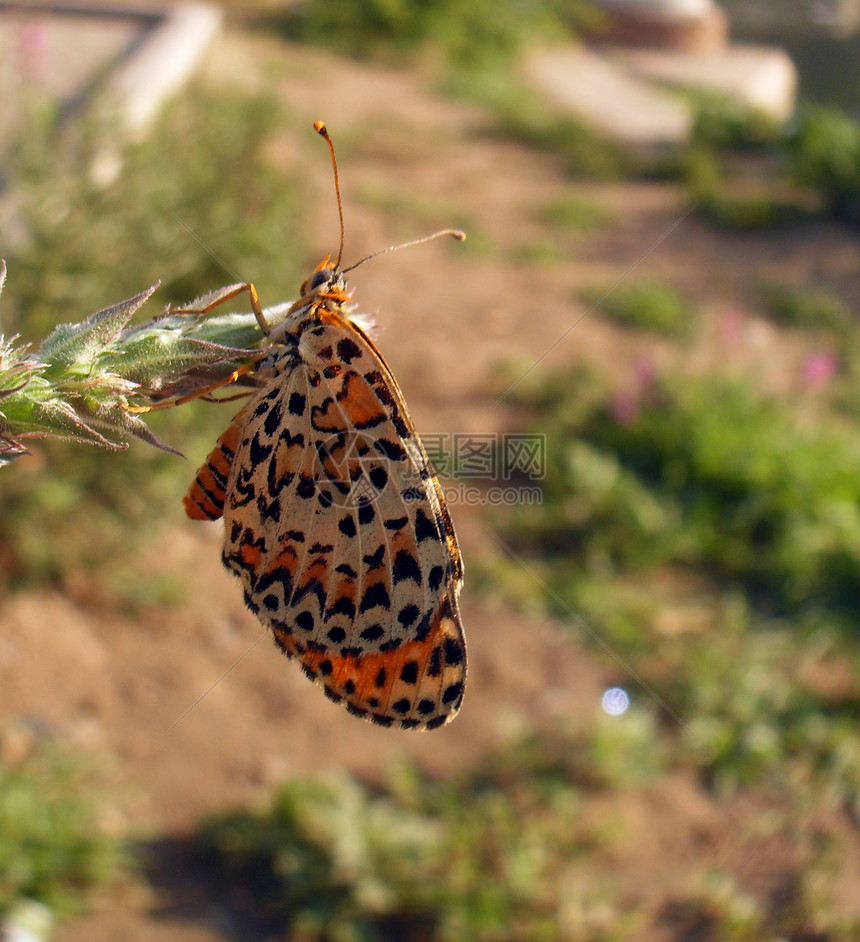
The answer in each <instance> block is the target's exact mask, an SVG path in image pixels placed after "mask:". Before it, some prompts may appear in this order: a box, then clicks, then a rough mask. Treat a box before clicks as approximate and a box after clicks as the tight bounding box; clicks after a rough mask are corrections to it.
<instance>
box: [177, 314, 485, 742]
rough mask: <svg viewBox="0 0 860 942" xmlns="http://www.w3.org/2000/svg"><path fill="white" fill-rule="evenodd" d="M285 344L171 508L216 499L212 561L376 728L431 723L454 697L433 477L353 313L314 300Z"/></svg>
mask: <svg viewBox="0 0 860 942" xmlns="http://www.w3.org/2000/svg"><path fill="white" fill-rule="evenodd" d="M291 343H292V344H293V359H292V361H291V364H290V368H289V369H288V370H284V371H283V372H281V373H279V374H278V375H276V376H275V377H274V378H273V379H271V380H270V381H269V382H268V384H267V385H265V386H264V387H262V388H261V389H260V390H259V391H258V392H257V393H256V394H255V395H254V398H253V399H252V400H251V401H250V402H249V403H248V405H246V406H245V408H244V409H242V410H241V412H240V413H239V414H238V415H237V416H236V418H235V419H234V421H233V423H232V424H231V426H230V427H229V428H228V430H227V431H226V432H225V433H224V435H222V436H221V438H220V439H219V442H218V445H217V446H216V448H215V449H214V450H213V452H212V454H211V455H210V458H209V460H208V461H207V463H206V464H204V466H203V467H202V468H201V469H200V472H199V473H198V476H197V478H196V480H195V482H194V484H193V485H192V487H191V489H190V491H189V494H188V495H187V497H186V508H187V510H188V513H189V515H190V516H196V517H197V518H199V519H214V518H215V517H217V516H218V513H217V511H218V510H219V509H220V506H219V502H220V504H221V505H223V515H224V520H225V527H226V538H225V547H224V553H223V558H224V562H225V565H226V566H227V567H228V568H229V569H231V570H232V571H233V572H234V573H236V575H237V576H238V577H239V578H240V579H241V581H242V583H243V587H244V590H245V599H246V602H247V603H248V605H249V607H250V608H251V609H252V611H254V612H255V614H257V616H258V617H259V618H260V620H261V622H263V624H264V625H266V626H267V627H268V628H270V630H271V631H272V633H273V635H274V637H275V640H276V642H277V643H278V645H279V646H280V647H281V648H282V650H283V651H284V653H285V654H287V655H288V656H289V657H296V658H297V659H299V660H300V662H301V663H302V666H303V669H304V671H305V673H306V674H308V676H310V677H311V678H312V679H313V680H315V681H316V682H317V683H319V684H321V685H322V686H323V687H324V688H325V691H326V693H327V695H328V696H329V697H331V698H332V699H334V700H337V701H340V702H343V704H344V705H345V706H346V708H347V709H348V710H349V711H350V712H352V713H354V714H355V715H358V716H362V717H364V718H366V719H370V720H372V721H374V722H376V723H379V724H382V725H400V726H402V727H405V728H417V729H424V728H433V727H436V726H439V725H442V724H443V723H445V722H446V721H447V720H448V719H450V718H451V717H452V716H453V715H454V714H455V713H456V711H457V709H458V708H459V705H460V701H461V699H462V695H463V687H464V684H465V674H466V653H465V640H464V636H463V629H462V624H461V621H460V614H459V609H458V604H457V596H458V594H459V590H460V586H461V583H462V563H461V560H460V554H459V547H458V545H457V540H456V536H455V534H454V529H453V526H452V524H451V520H450V516H449V515H448V511H447V508H446V507H445V502H444V496H443V494H442V491H441V488H440V486H439V483H438V481H437V480H436V477H435V474H434V473H433V470H432V468H431V466H430V463H429V460H428V458H427V455H426V452H425V451H424V449H423V446H422V445H421V442H420V440H419V439H418V436H417V434H416V432H415V429H414V427H413V426H412V422H411V419H410V418H409V414H408V412H407V409H406V405H405V403H404V401H403V397H402V394H401V393H400V390H399V388H398V386H397V383H396V381H395V380H394V377H393V376H392V374H391V372H390V371H389V369H388V367H387V365H386V364H385V361H384V360H383V359H382V357H381V355H380V354H379V352H378V351H377V350H376V348H375V346H374V345H373V343H372V342H371V341H370V339H369V338H368V337H367V336H366V335H365V334H364V333H363V332H362V331H361V330H360V329H359V328H358V327H357V326H356V325H355V324H353V323H351V322H350V321H348V320H347V319H346V318H344V317H342V316H341V315H340V313H339V312H337V311H333V310H329V309H325V308H322V309H318V310H317V313H316V316H314V317H308V318H307V319H305V320H303V321H302V322H301V323H300V324H299V325H298V327H297V329H296V330H295V331H294V333H293V334H291ZM225 477H226V481H225V480H224V479H225Z"/></svg>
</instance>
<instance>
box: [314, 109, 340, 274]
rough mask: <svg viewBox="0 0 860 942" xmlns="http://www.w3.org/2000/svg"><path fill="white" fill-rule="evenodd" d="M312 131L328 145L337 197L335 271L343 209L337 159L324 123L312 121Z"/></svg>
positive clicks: (338, 259)
mask: <svg viewBox="0 0 860 942" xmlns="http://www.w3.org/2000/svg"><path fill="white" fill-rule="evenodd" d="M314 130H315V131H316V132H317V134H319V136H320V137H322V138H324V139H325V142H326V144H328V149H329V150H330V151H331V165H332V167H333V169H334V192H335V195H336V196H337V215H338V218H339V219H340V248H339V249H338V253H337V261H336V262H335V263H334V269H335V271H337V269H338V268H339V267H340V260H341V258H342V257H343V207H342V206H341V205H340V182H339V180H338V178H337V158H336V157H335V156H334V144H332V142H331V138H330V137H329V136H328V128H327V127H326V126H325V123H324V122H322V121H314Z"/></svg>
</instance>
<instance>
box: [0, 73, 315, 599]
mask: <svg viewBox="0 0 860 942" xmlns="http://www.w3.org/2000/svg"><path fill="white" fill-rule="evenodd" d="M282 120H283V112H282V109H281V108H280V106H279V105H278V103H277V102H275V101H274V100H272V99H271V98H269V97H267V96H262V97H257V98H249V97H248V96H247V95H242V94H238V93H237V94H235V95H231V94H225V93H221V94H219V95H217V96H214V95H205V94H202V93H199V92H197V93H193V94H189V95H187V96H184V97H183V99H182V100H181V101H180V102H178V103H176V104H175V105H173V106H172V108H171V109H170V111H169V113H168V115H167V117H166V120H165V121H164V122H163V123H162V124H161V125H160V126H159V129H158V130H157V132H156V133H155V134H154V135H153V136H152V137H150V138H148V139H147V140H146V141H144V142H143V143H141V144H138V145H136V146H133V147H129V148H126V149H125V150H124V151H123V153H122V157H123V160H124V164H123V172H122V174H121V175H120V176H119V177H118V178H117V179H116V181H115V182H113V183H110V184H108V185H105V184H103V183H101V182H99V181H98V180H97V179H94V173H93V168H94V166H95V164H94V161H95V155H98V154H99V153H100V150H99V147H100V145H101V144H102V143H103V142H104V140H105V139H106V138H105V134H106V132H105V129H104V128H101V127H100V126H99V125H97V124H96V123H90V124H88V125H85V126H84V127H83V128H82V129H81V130H80V131H76V132H74V133H71V132H67V133H66V134H63V135H58V134H57V132H54V131H48V130H45V131H44V132H42V133H31V134H28V135H25V136H23V138H22V139H21V140H20V141H19V143H18V146H17V148H16V149H15V150H14V151H13V153H12V154H11V157H10V159H9V161H8V163H9V174H10V177H11V178H12V179H13V180H14V185H15V192H16V209H17V213H18V215H19V217H20V219H21V220H24V221H26V222H25V225H24V226H23V232H22V233H21V234H20V235H19V238H18V239H17V241H16V242H15V243H14V244H12V245H10V246H6V247H4V254H5V257H6V260H7V263H8V268H9V274H8V278H7V283H6V287H5V290H4V293H3V297H2V302H0V303H2V312H3V321H2V325H3V331H4V332H5V333H6V334H7V335H8V334H12V333H15V332H18V333H20V334H21V335H22V338H23V339H24V340H30V341H32V342H34V344H36V345H37V344H38V342H39V341H40V340H41V339H43V338H44V336H45V335H46V334H47V333H48V332H49V331H50V330H51V329H52V328H53V327H54V326H56V324H57V323H60V322H68V321H78V320H82V319H84V318H85V317H87V316H88V315H90V314H92V313H94V312H95V311H97V310H100V309H101V308H104V307H106V306H108V305H110V304H113V303H115V302H117V301H120V300H122V299H124V298H126V297H128V295H129V294H130V293H132V292H134V291H136V290H139V289H143V288H145V287H147V286H148V285H150V284H152V283H153V282H155V281H156V280H158V279H159V278H161V279H163V281H164V284H163V286H162V288H161V290H160V291H159V292H158V294H157V295H156V299H157V300H156V302H155V303H160V304H162V305H164V304H166V303H168V302H173V303H179V304H181V303H183V302H187V301H189V300H190V299H193V298H195V297H197V296H199V295H201V294H204V293H206V292H208V291H211V290H212V289H213V287H216V286H218V285H223V284H228V283H230V282H234V281H238V280H251V281H254V282H255V283H256V284H257V285H258V286H259V290H260V292H261V297H262V299H263V303H264V304H266V303H276V302H278V301H282V300H286V299H288V298H290V297H293V296H295V294H296V292H297V286H298V284H299V283H300V281H301V278H302V277H303V274H304V269H303V267H302V266H303V264H304V263H305V262H307V261H308V260H307V259H305V258H304V257H303V256H302V255H301V254H299V253H296V252H294V251H290V243H289V238H290V233H291V232H295V230H296V229H297V223H298V218H299V213H300V211H301V201H300V200H299V198H298V196H297V187H296V184H295V181H294V180H292V179H290V178H288V177H287V176H286V175H285V173H284V172H283V171H281V170H279V169H278V168H277V166H276V165H274V164H273V163H272V161H271V159H270V157H269V156H267V155H268V154H269V152H270V150H271V142H272V140H273V139H274V136H275V134H276V133H277V132H278V131H279V130H280V126H281V123H282ZM308 138H309V143H310V144H313V143H315V142H317V141H316V138H315V136H314V135H313V134H311V133H308ZM321 159H324V158H322V157H321ZM237 180H241V181H242V184H241V186H237V185H236V181H237ZM119 220H122V228H121V231H119V232H118V221H119ZM219 259H224V260H225V262H224V263H222V262H220V261H219ZM227 266H229V267H227ZM153 303H154V302H152V301H151V302H150V303H149V305H147V306H146V307H145V308H144V309H143V311H142V312H141V314H140V315H138V317H139V318H143V319H147V318H150V317H152V316H154V315H155V314H157V313H158V308H157V307H152V305H153ZM235 305H236V306H237V308H238V309H240V310H241V309H242V299H237V301H236V302H235ZM246 307H247V305H246ZM226 309H229V310H232V309H236V308H233V307H232V306H229V305H228V306H227V308H226ZM232 414H233V411H232V410H231V408H229V407H228V408H217V407H214V406H211V405H208V404H206V403H201V404H192V405H190V406H188V407H185V408H183V409H177V410H168V411H167V412H163V413H159V414H156V415H153V416H152V418H151V419H148V422H150V424H151V426H152V427H153V429H154V430H155V432H156V434H157V435H158V437H159V438H161V440H162V441H164V442H165V443H167V444H171V445H173V446H174V447H179V448H181V449H182V450H184V451H186V452H188V453H191V454H197V455H201V456H202V455H204V454H206V453H207V450H208V449H207V446H209V445H211V443H212V442H214V440H215V439H216V438H217V436H218V434H219V433H220V431H222V430H223V428H224V427H225V426H226V425H227V423H228V422H229V420H230V418H231V417H232ZM38 453H39V454H40V455H41V456H43V458H42V460H40V461H39V462H33V461H32V460H31V461H28V462H26V463H25V464H22V465H20V466H19V467H18V468H16V472H15V473H14V474H5V475H4V478H3V482H2V483H3V495H4V496H3V513H2V514H0V591H2V590H3V589H4V588H8V587H10V586H16V585H21V584H23V583H34V582H35V583H45V582H52V583H55V584H59V585H61V586H63V587H64V588H66V589H67V590H69V591H74V592H75V593H82V594H84V595H85V596H87V597H89V598H101V599H102V600H119V601H125V602H128V603H129V604H134V605H139V604H145V603H146V602H156V603H157V602H158V601H160V600H162V599H163V598H164V597H165V593H166V595H167V597H170V595H171V594H172V592H173V591H175V590H176V587H173V588H171V587H170V586H169V585H165V584H161V583H159V584H158V585H155V584H154V583H153V584H151V585H148V586H140V585H139V580H138V581H137V583H136V582H135V580H132V579H130V578H129V575H130V572H131V571H132V570H133V569H134V566H135V565H136V563H135V562H134V560H135V555H136V554H137V552H138V551H139V549H140V546H141V545H142V543H143V542H145V541H148V540H152V539H155V538H156V534H157V532H158V529H159V527H160V526H161V524H162V522H163V521H164V520H169V519H170V517H171V513H173V512H175V511H176V508H177V507H180V506H181V505H180V503H179V500H180V498H181V495H182V493H183V492H184V489H185V487H186V486H187V483H188V480H189V479H190V477H191V475H192V474H193V471H194V468H192V467H190V466H189V465H188V463H187V462H184V461H182V459H180V458H176V457H175V456H168V455H164V454H158V453H156V452H155V451H154V449H150V448H146V447H145V446H143V445H140V444H135V445H133V446H132V449H131V451H130V452H129V453H127V454H123V453H119V454H108V453H98V454H96V453H94V452H92V451H89V450H88V449H86V448H81V447H79V446H71V445H64V444H62V443H56V442H48V441H45V442H40V443H38ZM81 534H86V535H87V536H86V539H82V538H81ZM136 584H137V585H138V587H137V588H134V586H135V585H136Z"/></svg>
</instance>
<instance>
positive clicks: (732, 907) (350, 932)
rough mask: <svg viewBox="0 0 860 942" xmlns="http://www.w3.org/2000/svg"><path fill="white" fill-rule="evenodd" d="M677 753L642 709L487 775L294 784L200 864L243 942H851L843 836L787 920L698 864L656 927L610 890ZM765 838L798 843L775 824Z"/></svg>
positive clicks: (219, 836)
mask: <svg viewBox="0 0 860 942" xmlns="http://www.w3.org/2000/svg"><path fill="white" fill-rule="evenodd" d="M671 753H672V748H671V746H669V745H668V744H667V737H666V736H665V735H661V734H660V728H659V723H658V721H657V719H656V717H655V716H654V714H653V713H651V712H649V711H647V710H643V709H642V708H641V707H638V706H634V707H633V708H631V710H630V711H629V713H628V714H627V715H626V716H625V718H624V720H623V721H619V720H618V719H617V718H610V717H606V716H604V717H597V718H594V720H593V721H592V722H591V723H590V724H589V728H588V731H587V732H585V733H579V734H575V733H573V732H572V731H571V729H569V728H568V727H567V725H566V724H565V723H563V722H560V723H558V724H557V725H556V727H555V728H553V729H546V730H544V731H543V732H542V733H540V734H536V733H529V732H519V733H513V734H512V735H511V736H510V737H509V739H508V741H507V742H505V743H504V744H503V745H502V746H501V747H500V748H499V749H498V750H497V751H495V752H494V753H492V754H490V755H488V756H484V758H483V761H482V764H481V765H480V767H479V768H477V769H475V770H472V771H464V772H462V773H460V774H453V775H449V776H447V777H444V778H439V777H437V776H433V775H430V774H428V773H426V772H423V771H421V770H420V769H419V768H418V767H417V766H414V765H411V764H409V765H402V766H399V767H397V768H395V769H394V770H393V771H392V772H391V773H390V774H389V775H388V776H387V778H386V780H385V781H384V782H383V783H382V784H377V785H373V786H370V785H367V784H363V783H360V782H358V781H357V780H356V779H354V778H351V777H348V776H343V775H339V776H330V777H328V778H311V779H305V780H301V781H293V782H289V783H286V784H284V785H282V786H281V787H280V788H279V789H277V790H276V791H275V792H274V794H273V795H272V796H271V798H270V799H269V800H267V801H266V802H265V803H263V804H262V805H261V806H260V807H258V808H257V809H255V810H251V811H236V812H231V813H227V814H222V815H219V816H218V817H215V818H213V819H210V820H209V821H207V822H204V823H203V824H202V825H201V827H200V829H199V831H198V832H197V835H196V838H195V842H196V848H197V852H198V855H199V859H200V861H201V864H202V865H203V866H204V867H205V868H207V870H208V871H209V872H210V873H212V874H213V875H214V881H215V884H216V886H217V887H218V892H219V893H220V894H221V898H222V899H223V901H224V903H225V904H226V905H227V906H229V907H230V908H231V909H232V910H233V912H234V913H235V915H236V917H237V918H239V919H240V920H241V921H242V923H243V925H245V927H246V929H247V928H248V927H254V928H255V929H256V930H257V931H259V932H260V933H261V934H263V935H267V934H268V935H271V934H272V933H274V932H279V933H284V932H286V933H287V934H288V937H289V938H295V939H302V940H308V942H310V940H350V942H352V940H360V942H383V940H388V939H411V940H426V942H443V940H449V939H450V940H454V939H474V940H487V942H490V940H506V939H509V940H510V939H537V940H543V939H545V940H583V942H623V940H626V939H629V938H634V937H638V935H637V932H642V931H643V930H648V929H654V928H655V927H657V928H658V929H661V930H662V929H665V931H666V932H668V933H669V936H667V937H672V938H679V939H680V938H684V939H688V938H703V939H709V940H710V939H713V940H718V939H719V940H720V942H723V940H726V942H732V940H737V942H752V940H756V942H758V940H764V939H774V940H776V939H779V938H786V939H787V938H791V939H795V938H797V939H800V938H820V939H825V940H833V942H836V940H840V939H844V940H846V942H847V940H848V939H850V938H851V937H852V936H851V933H852V932H853V931H854V929H856V926H854V925H852V924H850V922H849V921H844V920H840V918H839V917H838V916H834V915H833V910H832V906H831V896H830V892H829V890H828V888H827V881H828V880H829V878H830V876H831V874H832V872H833V867H834V858H838V853H839V848H840V847H841V846H844V844H843V843H842V842H841V841H840V837H839V835H833V836H832V840H831V852H830V853H829V854H825V855H822V857H821V859H818V860H815V861H814V862H812V863H810V865H809V866H808V867H807V868H806V869H805V870H804V871H803V872H801V873H799V874H798V875H797V877H796V878H794V879H795V882H794V883H793V885H792V886H793V892H792V895H791V897H790V902H789V901H788V900H787V903H788V904H787V905H783V904H780V903H778V902H776V901H773V903H772V904H770V905H768V904H766V903H762V901H761V899H760V897H759V896H758V895H757V894H753V893H752V892H750V890H749V889H747V888H744V887H743V886H742V884H741V883H740V882H739V881H738V880H737V879H736V878H735V876H734V875H733V874H732V873H730V872H728V871H721V870H711V869H709V868H708V867H707V866H703V865H699V864H697V863H695V862H691V865H690V868H691V872H690V874H689V877H690V878H688V879H686V880H685V881H684V883H685V885H684V886H683V887H682V886H677V887H676V888H675V890H674V892H671V893H670V894H669V900H668V902H667V903H666V905H665V907H664V908H663V909H662V910H661V911H660V912H659V913H655V912H653V911H652V910H651V908H650V904H649V903H648V902H647V901H645V900H644V899H639V900H632V899H631V898H630V894H629V888H627V887H625V885H624V882H623V881H618V880H616V879H615V878H614V876H611V875H612V874H614V873H615V866H616V862H615V861H616V857H617V854H618V853H619V852H621V848H622V847H623V845H624V844H625V843H626V842H628V841H630V840H635V839H636V835H635V834H634V831H635V830H637V829H639V827H640V825H641V822H640V823H639V824H637V823H636V821H637V818H636V816H634V817H629V816H628V814H627V811H628V810H629V809H630V808H632V807H635V806H636V803H637V802H638V801H639V800H642V799H643V798H644V799H645V801H646V802H649V803H650V802H653V801H659V800H660V798H659V797H658V796H659V795H660V792H659V791H656V792H655V791H654V788H655V783H656V782H657V781H658V780H659V779H660V777H661V776H662V775H664V774H665V772H666V771H667V768H668V764H669V760H670V758H672V756H671ZM675 759H676V760H677V756H675ZM625 796H630V798H631V799H632V802H631V803H628V802H626V801H625ZM601 799H604V800H605V801H606V804H601V803H600V802H601ZM770 827H771V828H772V829H773V830H776V831H779V832H785V831H788V830H790V828H791V827H792V825H791V824H790V823H788V822H786V821H785V819H784V813H783V811H782V809H781V808H779V809H778V808H776V807H775V808H774V809H773V821H772V822H771V824H770ZM639 837H640V838H641V834H640V835H639ZM818 839H819V840H821V839H822V836H821V835H819V838H818ZM662 852H664V851H661V850H659V849H657V848H655V853H657V854H660V853H662ZM828 858H829V859H828ZM697 926H698V930H696V927H697Z"/></svg>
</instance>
